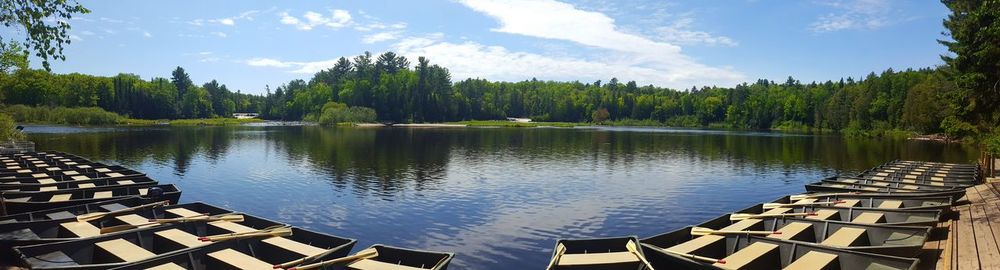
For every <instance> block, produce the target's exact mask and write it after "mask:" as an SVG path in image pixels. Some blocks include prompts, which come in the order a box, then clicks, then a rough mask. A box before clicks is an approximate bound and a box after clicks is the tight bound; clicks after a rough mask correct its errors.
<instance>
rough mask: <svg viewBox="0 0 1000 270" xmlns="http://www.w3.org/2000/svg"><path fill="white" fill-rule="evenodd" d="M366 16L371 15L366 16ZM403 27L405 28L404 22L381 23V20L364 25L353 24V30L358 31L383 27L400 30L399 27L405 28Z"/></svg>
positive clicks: (381, 28)
mask: <svg viewBox="0 0 1000 270" xmlns="http://www.w3.org/2000/svg"><path fill="white" fill-rule="evenodd" d="M366 17H371V16H366ZM405 28H406V23H404V22H398V23H394V24H384V23H381V22H374V23H370V24H366V25H358V26H355V27H354V30H358V31H361V32H368V31H372V30H384V29H395V30H401V29H405Z"/></svg>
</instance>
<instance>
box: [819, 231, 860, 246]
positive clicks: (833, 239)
mask: <svg viewBox="0 0 1000 270" xmlns="http://www.w3.org/2000/svg"><path fill="white" fill-rule="evenodd" d="M867 236H868V235H867V234H866V231H865V229H859V228H840V230H837V231H836V232H834V233H833V235H830V236H829V237H827V238H826V240H823V242H822V243H820V244H822V245H827V246H834V247H850V246H856V245H860V244H865V243H867V242H868V241H867V239H868V237H867Z"/></svg>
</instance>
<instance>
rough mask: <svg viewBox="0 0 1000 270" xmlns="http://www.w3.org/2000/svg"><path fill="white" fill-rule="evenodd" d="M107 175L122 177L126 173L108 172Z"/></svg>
mask: <svg viewBox="0 0 1000 270" xmlns="http://www.w3.org/2000/svg"><path fill="white" fill-rule="evenodd" d="M107 175H108V177H122V176H125V175H124V174H120V173H116V172H113V173H108V174H107Z"/></svg>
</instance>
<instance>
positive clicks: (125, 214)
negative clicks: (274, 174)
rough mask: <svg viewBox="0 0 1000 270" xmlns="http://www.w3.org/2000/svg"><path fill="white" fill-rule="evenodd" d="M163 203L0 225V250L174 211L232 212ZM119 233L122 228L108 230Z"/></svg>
mask: <svg viewBox="0 0 1000 270" xmlns="http://www.w3.org/2000/svg"><path fill="white" fill-rule="evenodd" d="M165 203H166V201H164V202H153V203H149V204H145V205H141V206H139V207H143V208H139V209H129V207H127V206H124V205H120V204H108V205H104V207H105V210H106V211H105V212H106V213H109V214H106V215H104V216H102V217H100V218H99V219H95V220H89V221H80V220H78V219H77V218H75V217H74V218H73V219H69V220H65V219H60V220H42V221H32V222H17V223H5V224H0V251H2V252H4V253H8V254H11V253H12V251H13V250H11V248H13V247H15V246H25V245H37V244H44V243H55V242H63V241H72V240H79V239H83V238H87V237H94V236H100V235H102V232H101V228H108V227H112V226H120V225H136V226H142V227H152V226H156V225H159V224H149V220H150V219H162V218H173V217H177V215H176V214H173V213H175V212H176V213H179V212H185V213H200V214H206V215H209V216H214V215H220V214H227V213H232V211H230V210H226V209H222V208H218V207H215V206H211V205H208V204H204V203H186V204H177V205H165ZM119 228H121V227H119ZM124 231H127V230H124ZM121 232H123V231H119V232H108V233H121ZM106 234H107V233H106ZM8 259H10V258H8ZM8 261H10V260H8Z"/></svg>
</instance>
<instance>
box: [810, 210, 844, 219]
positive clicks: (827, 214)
mask: <svg viewBox="0 0 1000 270" xmlns="http://www.w3.org/2000/svg"><path fill="white" fill-rule="evenodd" d="M839 217H840V211H837V210H830V209H823V210H819V211H816V215H815V216H806V218H808V219H818V220H835V219H839Z"/></svg>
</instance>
